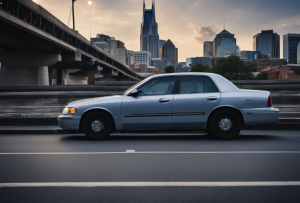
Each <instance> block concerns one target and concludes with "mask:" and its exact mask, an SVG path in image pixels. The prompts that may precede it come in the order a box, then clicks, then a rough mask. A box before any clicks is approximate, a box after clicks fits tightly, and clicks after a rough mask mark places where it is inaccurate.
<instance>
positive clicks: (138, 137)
mask: <svg viewBox="0 0 300 203" xmlns="http://www.w3.org/2000/svg"><path fill="white" fill-rule="evenodd" d="M282 139H283V138H282V137H278V136H273V135H241V136H239V137H238V138H236V139H234V140H218V139H215V138H214V137H213V136H211V135H209V134H206V135H175V136H174V135H167V136H166V135H161V136H157V135H155V136H153V135H144V134H143V135H139V134H136V135H134V136H132V135H128V136H126V135H121V136H120V135H114V136H110V137H109V138H108V139H107V140H104V141H101V142H111V141H145V140H151V141H162V140H163V141H168V140H170V141H171V140H172V141H176V140H178V141H184V140H187V141H190V140H192V141H206V140H210V141H225V142H236V141H249V140H258V141H264V140H268V141H270V140H282ZM61 140H62V141H90V142H95V141H93V140H89V139H87V138H86V137H85V136H84V135H71V136H63V137H62V138H61Z"/></svg>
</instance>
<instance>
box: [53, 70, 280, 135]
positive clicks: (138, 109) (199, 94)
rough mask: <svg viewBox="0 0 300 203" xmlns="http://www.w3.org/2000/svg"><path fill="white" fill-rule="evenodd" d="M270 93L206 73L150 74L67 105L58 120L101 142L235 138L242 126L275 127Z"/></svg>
mask: <svg viewBox="0 0 300 203" xmlns="http://www.w3.org/2000/svg"><path fill="white" fill-rule="evenodd" d="M278 119H279V110H278V109H276V108H273V107H272V98H271V97H270V92H267V91H255V90H242V89H239V88H237V87H236V86H235V85H234V84H233V83H231V82H230V81H228V80H227V79H226V78H224V77H222V76H220V75H217V74H212V73H175V74H162V75H155V76H152V77H149V78H146V79H145V80H143V81H141V82H139V83H138V84H136V85H134V86H133V87H131V88H130V89H128V90H127V91H125V92H124V94H123V95H117V96H110V97H99V98H93V99H85V100H79V101H75V102H72V103H69V104H68V105H67V106H66V107H65V108H64V110H63V112H62V115H61V116H59V117H58V123H59V125H60V127H61V128H62V129H64V130H69V131H70V130H74V131H83V132H84V133H85V135H86V136H87V137H88V138H90V139H93V140H104V139H106V138H108V136H109V135H110V134H111V133H112V132H113V131H114V130H118V131H136V130H190V129H204V130H206V131H207V132H209V133H210V134H211V135H213V136H215V137H216V138H218V139H224V140H227V139H234V138H236V137H237V136H238V135H239V133H240V129H241V127H242V126H256V125H264V124H274V123H277V122H278Z"/></svg>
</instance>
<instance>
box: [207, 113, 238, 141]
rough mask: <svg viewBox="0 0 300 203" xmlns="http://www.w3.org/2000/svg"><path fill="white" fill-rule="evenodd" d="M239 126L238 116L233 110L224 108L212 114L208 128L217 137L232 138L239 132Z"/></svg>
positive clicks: (222, 138)
mask: <svg viewBox="0 0 300 203" xmlns="http://www.w3.org/2000/svg"><path fill="white" fill-rule="evenodd" d="M241 126H242V121H241V119H240V116H239V115H238V114H237V113H236V112H235V111H232V110H228V109H226V110H225V109H224V110H220V111H217V112H216V113H214V114H213V115H212V117H211V119H210V122H209V126H208V129H209V131H210V132H211V134H212V135H213V136H214V137H216V138H217V139H221V140H232V139H234V138H236V137H237V136H238V135H239V134H240V131H241Z"/></svg>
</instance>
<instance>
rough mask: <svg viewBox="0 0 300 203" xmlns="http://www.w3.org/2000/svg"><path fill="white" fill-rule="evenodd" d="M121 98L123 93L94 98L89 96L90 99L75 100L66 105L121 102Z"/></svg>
mask: <svg viewBox="0 0 300 203" xmlns="http://www.w3.org/2000/svg"><path fill="white" fill-rule="evenodd" d="M122 99H123V95H116V96H108V97H96V98H91V99H82V100H77V101H74V102H71V103H69V104H68V106H69V107H76V106H84V105H91V104H100V103H113V102H121V101H122Z"/></svg>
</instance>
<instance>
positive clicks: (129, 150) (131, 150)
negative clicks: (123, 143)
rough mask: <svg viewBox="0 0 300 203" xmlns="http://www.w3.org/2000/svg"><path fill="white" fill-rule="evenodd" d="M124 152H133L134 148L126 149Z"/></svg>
mask: <svg viewBox="0 0 300 203" xmlns="http://www.w3.org/2000/svg"><path fill="white" fill-rule="evenodd" d="M126 152H127V153H135V150H134V149H127V150H126Z"/></svg>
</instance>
